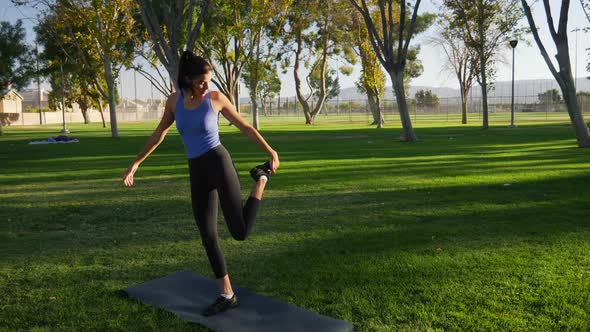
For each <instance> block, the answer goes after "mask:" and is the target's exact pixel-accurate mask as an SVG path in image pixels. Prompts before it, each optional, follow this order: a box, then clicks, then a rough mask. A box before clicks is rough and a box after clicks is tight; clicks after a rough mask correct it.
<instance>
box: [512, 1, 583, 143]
mask: <svg viewBox="0 0 590 332" xmlns="http://www.w3.org/2000/svg"><path fill="white" fill-rule="evenodd" d="M521 2H522V7H523V9H524V12H525V14H526V18H527V20H528V22H529V26H530V28H531V31H532V33H533V37H534V39H535V42H536V43H537V46H538V47H539V50H540V51H541V55H542V56H543V59H544V60H545V63H547V66H548V67H549V70H550V71H551V74H552V75H553V77H554V78H555V80H556V81H557V84H558V85H559V88H560V89H561V94H562V95H563V99H564V101H565V104H566V106H567V111H568V114H569V116H570V120H571V121H572V125H573V127H574V130H575V133H576V138H577V141H578V146H579V147H581V148H585V147H590V131H589V130H588V125H586V121H585V120H584V115H583V114H582V111H581V109H580V104H579V103H578V99H577V98H576V88H575V84H574V78H573V76H572V66H571V63H570V54H569V44H568V39H567V33H568V29H567V21H568V11H569V5H570V1H569V0H563V1H562V2H561V9H560V14H559V21H558V25H557V30H555V25H554V21H553V15H552V13H551V7H550V5H549V0H543V7H544V9H545V15H546V18H547V24H548V26H549V32H550V34H551V39H552V40H553V43H554V44H555V47H556V49H557V54H556V55H555V58H556V60H557V68H556V66H555V65H554V64H553V62H552V61H551V58H549V54H547V50H546V49H545V45H544V44H543V41H541V38H540V37H539V32H538V31H537V24H536V23H535V19H534V18H533V14H532V13H531V8H530V6H529V4H528V3H527V1H526V0H521ZM558 69H559V71H558Z"/></svg>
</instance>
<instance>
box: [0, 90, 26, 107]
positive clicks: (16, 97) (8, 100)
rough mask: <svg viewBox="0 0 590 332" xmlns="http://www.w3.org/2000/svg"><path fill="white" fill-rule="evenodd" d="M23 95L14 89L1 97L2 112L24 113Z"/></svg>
mask: <svg viewBox="0 0 590 332" xmlns="http://www.w3.org/2000/svg"><path fill="white" fill-rule="evenodd" d="M22 104H23V96H22V95H21V94H19V93H18V92H16V91H14V90H12V89H11V90H9V91H8V93H7V94H6V95H5V96H4V98H2V99H0V113H22V112H23V105H22Z"/></svg>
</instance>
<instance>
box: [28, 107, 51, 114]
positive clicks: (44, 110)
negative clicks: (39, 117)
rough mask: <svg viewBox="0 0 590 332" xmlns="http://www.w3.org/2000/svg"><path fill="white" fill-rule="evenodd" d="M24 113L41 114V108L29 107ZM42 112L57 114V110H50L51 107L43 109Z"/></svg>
mask: <svg viewBox="0 0 590 332" xmlns="http://www.w3.org/2000/svg"><path fill="white" fill-rule="evenodd" d="M23 112H25V113H39V108H38V107H28V108H27V109H25V110H24V111H23ZM41 112H57V109H55V108H50V107H42V108H41Z"/></svg>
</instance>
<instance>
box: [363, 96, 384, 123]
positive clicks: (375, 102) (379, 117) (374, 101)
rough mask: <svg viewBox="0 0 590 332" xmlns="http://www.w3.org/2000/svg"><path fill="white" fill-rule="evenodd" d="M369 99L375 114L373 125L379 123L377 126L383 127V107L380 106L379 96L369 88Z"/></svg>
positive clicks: (372, 111)
mask: <svg viewBox="0 0 590 332" xmlns="http://www.w3.org/2000/svg"><path fill="white" fill-rule="evenodd" d="M367 101H368V102H369V110H370V111H371V114H372V115H373V123H371V126H374V125H377V128H383V125H384V124H385V119H383V113H381V107H380V106H379V96H378V95H376V94H375V93H374V91H372V90H371V89H367Z"/></svg>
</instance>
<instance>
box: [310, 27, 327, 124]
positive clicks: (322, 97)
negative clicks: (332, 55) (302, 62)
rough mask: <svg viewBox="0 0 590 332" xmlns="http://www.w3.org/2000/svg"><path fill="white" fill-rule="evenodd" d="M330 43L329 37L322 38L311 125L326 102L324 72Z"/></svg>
mask: <svg viewBox="0 0 590 332" xmlns="http://www.w3.org/2000/svg"><path fill="white" fill-rule="evenodd" d="M329 41H330V36H329V35H327V36H324V45H323V50H322V63H321V66H322V68H321V69H320V95H319V96H318V101H317V103H316V104H315V107H314V109H313V111H312V112H311V114H309V117H310V118H311V121H312V123H313V122H314V121H315V118H316V116H317V115H318V114H319V113H320V110H321V109H322V108H323V107H324V103H325V102H326V96H327V95H328V94H327V91H326V72H327V71H328V46H329V45H328V44H329Z"/></svg>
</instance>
